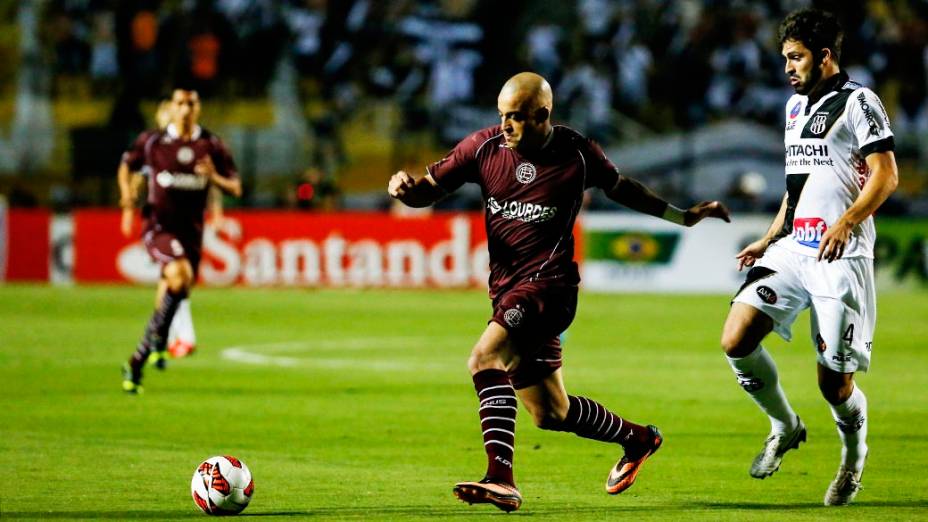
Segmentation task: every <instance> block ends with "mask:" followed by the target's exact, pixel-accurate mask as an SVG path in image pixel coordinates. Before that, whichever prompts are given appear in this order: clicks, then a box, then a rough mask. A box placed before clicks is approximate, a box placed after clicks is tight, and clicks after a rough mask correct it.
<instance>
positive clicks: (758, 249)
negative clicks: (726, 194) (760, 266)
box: [735, 194, 788, 272]
mask: <svg viewBox="0 0 928 522" xmlns="http://www.w3.org/2000/svg"><path fill="white" fill-rule="evenodd" d="M787 201H788V199H787V196H786V195H785V194H784V195H783V203H781V204H780V210H779V212H777V215H776V217H775V218H773V223H771V224H770V228H768V229H767V233H766V234H764V237H762V238H760V239H758V240H757V241H754V242H753V243H751V244H750V245H748V246H746V247H744V248H743V249H741V252H738V254H737V255H736V256H735V259H737V260H738V271H739V272H740V271H741V270H742V269H743V268H744V267H746V266H747V267H750V266H754V263H755V262H756V261H757V260H758V259H760V258H762V257H764V252H766V251H767V247H769V246H770V244H771V243H773V242H774V241H776V239H777V234H779V232H780V230H782V229H783V222H784V221H786V204H787Z"/></svg>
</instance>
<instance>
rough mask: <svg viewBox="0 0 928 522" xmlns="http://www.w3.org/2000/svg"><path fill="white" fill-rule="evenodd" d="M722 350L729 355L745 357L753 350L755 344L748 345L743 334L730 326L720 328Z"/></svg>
mask: <svg viewBox="0 0 928 522" xmlns="http://www.w3.org/2000/svg"><path fill="white" fill-rule="evenodd" d="M721 344H722V350H724V351H725V355H727V356H729V357H745V356H747V355H749V354H750V353H751V352H752V351H754V348H756V345H755V346H749V345H748V343H745V341H744V335H742V333H741V332H739V331H736V330H734V329H731V328H725V329H724V330H722V341H721Z"/></svg>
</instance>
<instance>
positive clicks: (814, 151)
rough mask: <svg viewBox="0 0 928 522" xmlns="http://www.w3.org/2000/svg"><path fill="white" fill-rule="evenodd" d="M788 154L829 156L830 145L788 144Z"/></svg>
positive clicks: (788, 155) (789, 155)
mask: <svg viewBox="0 0 928 522" xmlns="http://www.w3.org/2000/svg"><path fill="white" fill-rule="evenodd" d="M786 156H787V157H791V156H812V157H815V156H828V145H825V144H820V145H810V144H806V145H787V146H786Z"/></svg>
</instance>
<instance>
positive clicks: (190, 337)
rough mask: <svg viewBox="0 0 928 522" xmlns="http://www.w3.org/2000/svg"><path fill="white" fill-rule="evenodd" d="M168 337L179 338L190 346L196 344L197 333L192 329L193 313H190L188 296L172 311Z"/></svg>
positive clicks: (171, 338)
mask: <svg viewBox="0 0 928 522" xmlns="http://www.w3.org/2000/svg"><path fill="white" fill-rule="evenodd" d="M168 339H170V340H172V341H173V340H174V339H180V340H181V341H184V342H185V343H188V344H190V345H191V346H196V344H197V334H196V332H194V331H193V315H191V313H190V298H189V297H188V298H185V299H184V300H183V301H181V302H180V305H179V306H178V307H177V312H175V313H174V320H173V321H171V330H170V332H169V333H168Z"/></svg>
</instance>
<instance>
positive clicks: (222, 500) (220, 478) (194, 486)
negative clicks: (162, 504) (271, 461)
mask: <svg viewBox="0 0 928 522" xmlns="http://www.w3.org/2000/svg"><path fill="white" fill-rule="evenodd" d="M254 492H255V481H254V480H252V478H251V471H249V470H248V466H246V465H245V463H244V462H242V461H240V460H238V459H237V458H235V457H230V456H228V455H226V456H224V457H210V458H208V459H206V460H204V461H203V462H202V463H201V464H200V465H199V466H197V469H196V471H194V472H193V479H192V480H191V481H190V493H191V494H192V495H193V501H194V503H196V505H197V507H198V508H200V509H201V510H202V511H203V512H204V513H206V514H207V515H234V514H236V513H241V511H242V510H243V509H245V506H247V505H248V503H249V502H250V501H251V496H252V495H254Z"/></svg>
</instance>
